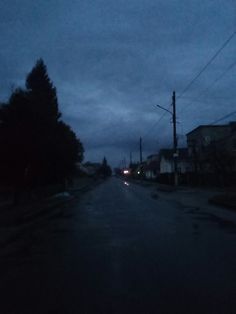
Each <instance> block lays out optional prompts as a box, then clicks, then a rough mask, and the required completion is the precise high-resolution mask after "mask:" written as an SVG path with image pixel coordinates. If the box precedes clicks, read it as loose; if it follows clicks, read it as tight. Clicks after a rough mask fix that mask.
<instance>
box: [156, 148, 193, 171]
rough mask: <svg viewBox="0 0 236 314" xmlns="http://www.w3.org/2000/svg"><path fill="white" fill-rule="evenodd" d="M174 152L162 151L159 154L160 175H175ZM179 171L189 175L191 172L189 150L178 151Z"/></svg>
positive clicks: (171, 150)
mask: <svg viewBox="0 0 236 314" xmlns="http://www.w3.org/2000/svg"><path fill="white" fill-rule="evenodd" d="M173 155H174V151H173V149H161V150H160V152H159V159H160V174H171V173H174V157H173ZM177 155H178V157H177V169H178V173H180V174H181V173H187V172H190V171H191V163H190V159H189V155H188V149H187V148H179V149H178V150H177Z"/></svg>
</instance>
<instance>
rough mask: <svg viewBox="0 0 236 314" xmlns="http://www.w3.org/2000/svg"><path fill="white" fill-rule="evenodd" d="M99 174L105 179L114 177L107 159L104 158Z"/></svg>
mask: <svg viewBox="0 0 236 314" xmlns="http://www.w3.org/2000/svg"><path fill="white" fill-rule="evenodd" d="M99 174H100V175H102V176H103V177H104V178H106V177H110V176H111V175H112V170H111V167H110V166H109V165H108V163H107V160H106V157H104V158H103V161H102V165H101V167H100V169H99Z"/></svg>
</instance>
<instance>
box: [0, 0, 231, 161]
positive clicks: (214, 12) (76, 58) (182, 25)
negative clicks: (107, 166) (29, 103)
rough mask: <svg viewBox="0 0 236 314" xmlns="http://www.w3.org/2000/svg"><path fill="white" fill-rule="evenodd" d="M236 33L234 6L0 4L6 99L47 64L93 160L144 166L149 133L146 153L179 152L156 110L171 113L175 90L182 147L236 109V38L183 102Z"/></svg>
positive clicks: (188, 0) (93, 0) (148, 1)
mask: <svg viewBox="0 0 236 314" xmlns="http://www.w3.org/2000/svg"><path fill="white" fill-rule="evenodd" d="M234 31H236V2H235V0H204V1H200V0H196V1H194V0H181V1H179V0H178V1H177V0H106V1H104V0H70V1H68V0H67V1H66V0H40V1H32V0H0V38H1V46H0V69H1V72H0V100H1V101H5V100H7V99H8V97H9V95H10V94H11V90H12V88H14V87H18V86H24V82H25V77H26V75H27V73H28V72H29V71H30V70H31V69H32V67H33V66H34V64H35V62H36V60H37V59H39V58H43V59H44V61H45V63H46V65H47V67H48V72H49V76H50V78H51V80H52V81H53V83H54V85H55V86H56V88H57V92H58V100H59V106H60V110H61V112H62V114H63V119H64V120H65V121H66V122H67V123H68V124H70V125H71V126H72V128H73V129H74V131H75V132H76V134H77V135H78V137H79V138H80V139H81V141H82V142H83V144H84V147H85V160H91V161H101V160H102V158H103V156H104V155H105V156H106V157H107V159H108V162H110V163H111V164H112V166H117V165H119V162H120V160H121V159H123V158H124V157H126V159H127V160H128V158H129V153H130V151H132V152H133V158H134V160H137V159H138V141H139V137H140V136H142V137H143V145H144V147H143V149H144V156H147V155H148V154H150V153H155V152H157V151H158V149H160V148H162V147H166V148H168V147H171V145H172V125H171V121H170V120H171V117H170V116H169V115H168V114H166V115H165V116H164V117H162V116H163V111H162V110H161V109H158V108H157V107H156V104H159V105H161V106H163V107H166V108H169V106H170V104H171V96H172V92H173V90H175V91H176V94H177V117H178V125H177V127H178V131H177V133H178V136H179V145H180V146H183V145H184V141H185V136H184V135H185V134H186V133H187V132H188V131H190V130H191V129H193V128H194V127H196V126H198V125H199V124H208V123H212V122H213V121H214V120H217V119H219V118H221V117H223V116H224V115H227V114H228V113H230V112H232V111H234V110H236V103H235V98H236V88H235V87H236V86H235V85H236V84H235V78H236V34H235V35H234V36H233V37H232V38H231V40H230V41H229V42H228V43H227V44H226V46H225V47H224V48H223V49H222V50H221V52H220V53H219V54H218V55H217V57H216V58H215V59H214V60H213V62H212V63H211V64H210V65H209V66H208V67H207V68H206V70H205V71H203V73H202V74H201V75H200V76H199V77H198V78H197V79H196V80H195V81H194V83H193V84H191V86H190V87H189V88H188V89H187V90H186V92H184V94H183V95H182V96H181V97H178V95H179V96H180V95H181V94H182V92H183V91H184V90H185V88H186V87H187V86H188V84H189V83H190V82H191V81H192V79H194V77H195V76H196V75H197V74H198V73H199V72H200V71H201V70H202V69H203V68H204V66H205V65H206V64H207V62H208V61H209V60H210V59H211V58H212V57H213V56H214V54H215V53H216V52H217V51H218V50H219V49H220V47H221V46H222V45H223V44H224V43H225V42H226V40H227V39H228V38H229V37H230V36H231V35H232V34H233V33H234ZM161 117H162V119H160V118H161ZM235 119H236V115H232V116H230V117H229V118H228V119H226V120H223V121H221V123H227V122H228V121H232V120H235ZM158 121H159V122H158Z"/></svg>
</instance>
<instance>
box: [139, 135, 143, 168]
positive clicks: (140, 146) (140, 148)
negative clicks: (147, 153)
mask: <svg viewBox="0 0 236 314" xmlns="http://www.w3.org/2000/svg"><path fill="white" fill-rule="evenodd" d="M139 154H140V164H141V163H142V162H143V145H142V137H140V139H139Z"/></svg>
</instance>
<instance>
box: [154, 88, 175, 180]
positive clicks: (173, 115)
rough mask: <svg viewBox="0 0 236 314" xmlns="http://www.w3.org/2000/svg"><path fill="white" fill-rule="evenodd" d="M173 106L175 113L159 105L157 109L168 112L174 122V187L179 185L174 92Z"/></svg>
mask: <svg viewBox="0 0 236 314" xmlns="http://www.w3.org/2000/svg"><path fill="white" fill-rule="evenodd" d="M172 106H173V111H170V110H168V109H166V108H163V107H162V106H160V105H157V107H159V108H161V109H162V110H165V111H167V112H168V113H169V114H171V116H172V122H173V160H174V185H175V186H177V185H178V164H177V162H178V160H177V158H178V151H177V146H178V142H177V134H176V100H175V92H173V96H172Z"/></svg>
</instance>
